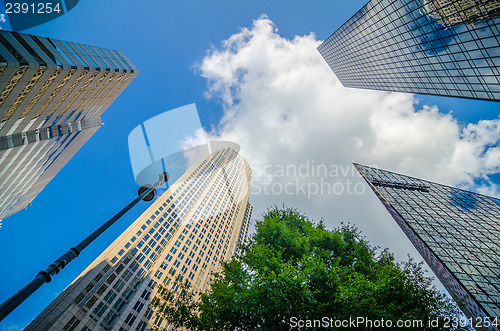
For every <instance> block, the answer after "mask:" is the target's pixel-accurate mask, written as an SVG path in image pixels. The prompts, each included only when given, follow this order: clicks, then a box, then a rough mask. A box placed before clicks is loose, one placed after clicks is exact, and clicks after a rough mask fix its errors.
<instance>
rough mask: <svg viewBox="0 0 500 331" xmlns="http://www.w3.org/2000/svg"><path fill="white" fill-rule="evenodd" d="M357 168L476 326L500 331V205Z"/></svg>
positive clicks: (419, 181)
mask: <svg viewBox="0 0 500 331" xmlns="http://www.w3.org/2000/svg"><path fill="white" fill-rule="evenodd" d="M355 166H356V168H357V169H358V171H359V172H360V173H361V175H362V176H363V178H364V179H365V180H366V182H367V183H368V184H369V185H370V187H371V189H372V190H373V192H374V193H375V194H376V195H377V197H378V198H379V199H380V201H381V202H382V203H383V204H384V206H385V208H386V209H387V210H388V211H389V213H390V214H391V216H392V217H393V218H394V220H395V221H396V222H397V223H398V225H399V227H400V228H401V229H402V230H403V232H404V233H405V234H406V236H407V237H408V239H409V240H410V241H411V243H412V244H413V246H415V248H416V249H417V251H418V252H419V253H420V254H421V255H422V257H423V258H424V260H425V261H426V262H427V264H428V265H429V266H430V267H431V269H432V270H433V272H434V274H435V275H436V276H437V277H438V278H439V280H440V281H441V283H442V284H443V285H444V286H445V288H446V289H447V290H448V292H449V293H450V294H451V295H452V296H453V298H454V299H455V300H456V301H457V302H461V303H462V304H463V308H462V310H463V312H464V313H465V314H466V315H467V317H468V318H471V319H472V322H473V325H474V326H476V323H478V326H479V325H480V324H481V323H482V322H485V323H484V324H483V327H484V330H498V329H497V328H496V327H495V326H494V325H487V324H488V323H487V321H488V320H489V321H490V322H493V321H494V319H495V318H496V319H500V263H499V262H500V242H499V241H498V238H500V200H498V199H496V198H492V197H488V196H484V195H481V194H477V193H473V192H468V191H464V190H460V189H457V188H453V187H449V186H445V185H440V184H436V183H432V182H428V181H425V180H422V179H418V178H413V177H409V176H404V175H400V174H397V173H393V172H389V171H385V170H380V169H375V168H371V167H367V166H363V165H359V164H355ZM479 329H481V328H479Z"/></svg>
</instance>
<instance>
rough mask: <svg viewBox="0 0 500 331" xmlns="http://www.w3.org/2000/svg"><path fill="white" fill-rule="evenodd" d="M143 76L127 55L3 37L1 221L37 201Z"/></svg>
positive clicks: (53, 41)
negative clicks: (107, 113) (123, 94)
mask: <svg viewBox="0 0 500 331" xmlns="http://www.w3.org/2000/svg"><path fill="white" fill-rule="evenodd" d="M137 74H138V71H137V68H136V67H135V66H134V65H133V64H132V63H131V62H130V60H129V59H128V58H127V57H126V56H125V55H124V54H123V53H122V52H120V51H115V50H111V49H105V48H100V47H94V46H88V45H83V44H78V43H73V42H66V41H62V40H56V39H51V38H43V37H38V36H33V35H27V34H21V33H16V32H9V31H0V219H4V218H5V217H8V216H10V215H12V214H14V213H16V212H18V211H20V210H22V209H25V208H26V207H27V206H28V205H29V204H30V203H31V201H32V200H33V199H34V198H35V197H36V196H37V195H38V193H40V191H41V190H42V189H43V188H44V187H45V186H46V185H47V184H48V183H49V182H50V180H51V179H52V178H53V177H54V176H55V175H56V174H57V173H58V172H59V170H61V169H62V167H63V166H64V165H65V164H66V163H67V162H68V161H69V160H70V159H71V157H73V155H74V154H75V153H76V152H77V151H78V150H79V149H80V148H81V147H82V146H83V145H84V144H85V142H86V141H87V140H88V139H89V138H90V137H91V136H92V135H93V134H94V133H95V132H96V131H97V129H98V128H99V127H100V126H101V124H102V123H101V114H102V113H103V112H104V111H105V110H106V108H107V107H108V106H109V105H110V104H111V103H112V102H113V101H114V100H115V98H116V97H117V96H118V95H119V94H120V93H121V92H122V91H123V90H124V89H125V88H126V87H127V85H128V84H129V83H130V82H131V81H132V80H133V79H134V77H135V76H136V75H137Z"/></svg>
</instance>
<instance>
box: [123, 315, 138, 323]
mask: <svg viewBox="0 0 500 331" xmlns="http://www.w3.org/2000/svg"><path fill="white" fill-rule="evenodd" d="M135 319H136V316H134V315H133V314H132V313H130V314H128V316H127V318H126V319H125V324H127V325H132V324H134V322H135Z"/></svg>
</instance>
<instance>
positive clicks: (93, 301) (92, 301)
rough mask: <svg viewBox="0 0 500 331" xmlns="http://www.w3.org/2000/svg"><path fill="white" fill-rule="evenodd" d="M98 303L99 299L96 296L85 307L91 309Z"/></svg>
mask: <svg viewBox="0 0 500 331" xmlns="http://www.w3.org/2000/svg"><path fill="white" fill-rule="evenodd" d="M96 301H97V297H96V296H95V295H94V296H92V298H90V300H89V301H87V303H86V304H85V307H87V308H89V309H90V308H91V307H92V306H93V305H94V303H95V302H96Z"/></svg>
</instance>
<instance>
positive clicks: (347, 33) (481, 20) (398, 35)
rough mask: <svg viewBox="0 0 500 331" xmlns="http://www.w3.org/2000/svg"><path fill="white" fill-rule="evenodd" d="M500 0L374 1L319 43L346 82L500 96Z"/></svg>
mask: <svg viewBox="0 0 500 331" xmlns="http://www.w3.org/2000/svg"><path fill="white" fill-rule="evenodd" d="M499 13H500V2H499V1H498V0H417V1H415V0H371V1H370V2H368V3H367V4H366V5H365V6H364V7H363V8H361V10H359V11H358V12H357V13H356V14H355V15H354V16H353V17H352V18H350V19H349V20H348V21H347V22H346V23H344V24H343V25H342V26H341V27H340V28H339V29H338V30H337V31H335V32H334V33H333V34H332V35H331V36H330V37H328V38H327V39H326V40H325V41H324V42H323V43H322V44H321V45H320V46H319V47H318V50H319V52H320V53H321V55H322V56H323V57H324V58H325V60H326V62H327V63H328V65H329V66H330V68H331V69H332V70H333V71H334V73H335V74H336V76H337V77H338V78H339V80H340V81H341V82H342V84H343V85H344V86H346V87H354V88H362V89H373V90H384V91H396V92H409V93H419V94H428V95H441V96H450V97H460V98H472V99H482V100H494V101H500V69H499V68H500V17H499Z"/></svg>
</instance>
